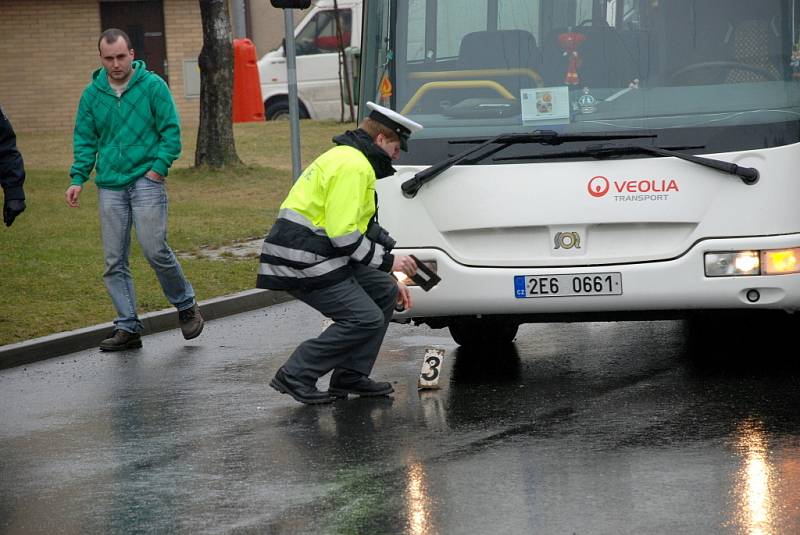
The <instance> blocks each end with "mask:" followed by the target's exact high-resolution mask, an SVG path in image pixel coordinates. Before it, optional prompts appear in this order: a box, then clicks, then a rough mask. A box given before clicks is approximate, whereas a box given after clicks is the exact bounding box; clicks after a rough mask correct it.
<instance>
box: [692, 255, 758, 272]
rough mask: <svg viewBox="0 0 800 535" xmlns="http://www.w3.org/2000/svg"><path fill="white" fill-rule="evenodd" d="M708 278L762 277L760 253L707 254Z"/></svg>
mask: <svg viewBox="0 0 800 535" xmlns="http://www.w3.org/2000/svg"><path fill="white" fill-rule="evenodd" d="M705 261H706V277H741V276H744V275H760V274H761V259H760V255H759V251H729V252H724V253H706V255H705Z"/></svg>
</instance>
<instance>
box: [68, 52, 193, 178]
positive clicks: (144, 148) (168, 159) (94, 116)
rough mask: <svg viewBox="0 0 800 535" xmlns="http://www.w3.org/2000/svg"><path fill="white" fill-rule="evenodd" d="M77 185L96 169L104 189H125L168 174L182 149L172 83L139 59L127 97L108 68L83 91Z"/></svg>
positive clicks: (76, 157)
mask: <svg viewBox="0 0 800 535" xmlns="http://www.w3.org/2000/svg"><path fill="white" fill-rule="evenodd" d="M73 153H74V161H73V164H72V168H71V169H70V172H69V174H70V176H71V177H72V181H71V184H72V185H76V186H80V185H82V184H83V183H84V182H86V181H87V180H89V173H91V172H92V168H95V169H96V172H97V173H96V176H95V182H96V183H97V186H98V187H100V188H106V189H112V190H121V189H124V188H125V187H126V186H128V185H129V184H132V183H133V182H135V181H136V180H137V179H139V178H141V177H142V176H144V174H145V173H146V172H147V171H149V170H151V169H152V170H153V171H155V172H156V173H158V174H160V175H162V176H167V172H168V170H169V167H170V166H171V165H172V162H173V161H175V159H176V158H177V157H178V156H180V153H181V130H180V124H179V122H178V114H177V112H176V111H175V103H174V102H173V100H172V94H171V93H170V91H169V88H168V87H167V84H166V83H165V82H164V80H162V79H161V78H160V77H159V76H158V75H157V74H155V73H153V72H151V71H148V70H147V67H146V66H145V64H144V62H143V61H141V60H136V61H134V62H133V73H132V74H131V78H130V80H129V81H128V87H127V89H125V92H124V93H122V96H121V97H117V94H116V92H115V91H114V90H113V89H112V88H111V86H110V85H109V83H108V75H107V74H106V70H105V69H104V68H100V69H97V70H96V71H94V73H92V82H91V83H90V84H89V85H88V86H87V87H86V89H84V90H83V94H82V95H81V100H80V104H78V113H77V116H76V117H75V130H74V132H73Z"/></svg>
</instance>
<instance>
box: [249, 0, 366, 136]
mask: <svg viewBox="0 0 800 535" xmlns="http://www.w3.org/2000/svg"><path fill="white" fill-rule="evenodd" d="M337 4H338V9H339V22H340V24H339V26H340V28H339V31H340V32H341V37H342V45H343V46H340V41H339V38H338V32H337V27H336V26H337V25H336V16H335V8H334V3H333V1H332V0H320V1H318V2H315V5H314V7H312V8H311V10H310V11H309V12H308V14H307V15H306V16H305V17H304V18H303V20H302V21H301V22H300V23H299V24H298V25H297V27H296V28H295V33H294V38H295V50H296V56H297V58H296V59H297V93H298V96H299V99H300V118H301V119H308V118H311V119H339V118H341V111H342V103H343V102H344V109H345V118H348V117H349V103H348V100H347V98H348V93H349V92H348V89H347V87H352V81H351V80H352V75H353V73H352V69H349V71H348V74H349V76H350V78H351V79H350V80H348V79H347V77H346V76H345V73H344V69H342V65H341V59H340V55H341V54H340V50H345V49H349V48H351V47H356V48H357V47H358V46H359V45H360V43H361V1H360V0H358V1H355V0H339V1H338V2H337ZM345 57H348V58H349V56H348V55H345ZM346 61H348V60H346ZM258 72H259V76H260V78H261V94H262V96H263V98H264V115H265V117H266V118H267V120H276V119H286V118H288V116H289V97H288V95H289V90H288V82H287V74H286V52H285V49H284V46H280V47H279V48H278V49H276V50H273V51H271V52H268V53H267V54H265V55H264V56H263V57H262V58H261V59H260V60H259V61H258Z"/></svg>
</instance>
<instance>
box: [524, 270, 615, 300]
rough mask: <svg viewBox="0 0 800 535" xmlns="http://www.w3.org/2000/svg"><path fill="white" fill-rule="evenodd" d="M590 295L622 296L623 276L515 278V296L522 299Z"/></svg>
mask: <svg viewBox="0 0 800 535" xmlns="http://www.w3.org/2000/svg"><path fill="white" fill-rule="evenodd" d="M589 295H622V274H621V273H570V274H566V275H564V274H562V275H515V276H514V296H515V297H518V298H521V299H522V298H527V297H572V296H589Z"/></svg>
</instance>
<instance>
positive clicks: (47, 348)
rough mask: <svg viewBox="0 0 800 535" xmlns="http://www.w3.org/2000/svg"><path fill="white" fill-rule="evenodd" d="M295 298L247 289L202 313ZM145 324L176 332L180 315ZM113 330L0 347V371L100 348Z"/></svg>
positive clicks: (159, 315) (168, 312)
mask: <svg viewBox="0 0 800 535" xmlns="http://www.w3.org/2000/svg"><path fill="white" fill-rule="evenodd" d="M291 299H293V298H292V296H290V295H289V294H287V293H284V292H273V291H270V290H247V291H244V292H240V293H237V294H232V295H226V296H223V297H216V298H214V299H208V300H207V301H200V302H199V303H198V304H199V305H200V312H201V314H202V315H203V318H204V319H206V320H213V319H216V318H222V317H225V316H231V315H233V314H238V313H239V312H247V311H249V310H255V309H258V308H264V307H268V306H270V305H275V304H278V303H283V302H286V301H290V300H291ZM140 319H141V321H142V323H143V324H144V331H143V332H142V334H145V335H146V334H152V333H157V332H161V331H167V330H170V329H177V328H178V327H179V325H178V314H177V313H176V312H175V309H174V308H169V309H165V310H159V311H157V312H150V313H148V314H144V315H142V316H141V317H140ZM113 328H114V324H113V323H110V322H109V323H102V324H100V325H94V326H93V327H84V328H82V329H76V330H74V331H67V332H63V333H56V334H51V335H48V336H43V337H41V338H34V339H33V340H26V341H24V342H19V343H16V344H8V345H5V346H0V369H4V368H12V367H14V366H21V365H23V364H29V363H31V362H36V361H39V360H44V359H48V358H52V357H58V356H61V355H66V354H67V353H74V352H75V351H82V350H84V349H90V348H92V347H97V345H98V344H99V343H100V341H101V340H103V339H104V338H106V337H107V336H108V334H109V333H110V332H111V330H112V329H113Z"/></svg>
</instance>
